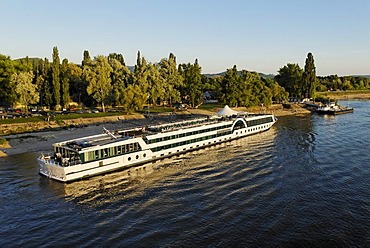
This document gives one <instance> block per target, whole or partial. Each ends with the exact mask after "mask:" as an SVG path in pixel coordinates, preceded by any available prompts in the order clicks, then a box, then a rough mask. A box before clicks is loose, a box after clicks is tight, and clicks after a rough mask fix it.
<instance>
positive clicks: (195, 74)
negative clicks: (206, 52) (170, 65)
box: [180, 59, 203, 108]
mask: <svg viewBox="0 0 370 248" xmlns="http://www.w3.org/2000/svg"><path fill="white" fill-rule="evenodd" d="M180 68H182V72H183V78H184V88H185V94H186V95H187V96H189V100H190V103H191V106H192V107H193V108H194V107H195V106H196V105H199V104H201V103H202V102H203V92H202V76H201V71H202V69H201V67H200V66H199V64H198V59H196V60H195V62H194V64H193V65H192V64H190V63H188V64H183V65H181V67H180Z"/></svg>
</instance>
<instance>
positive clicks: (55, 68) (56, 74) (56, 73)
mask: <svg viewBox="0 0 370 248" xmlns="http://www.w3.org/2000/svg"><path fill="white" fill-rule="evenodd" d="M51 78H52V86H53V95H54V103H55V109H56V110H59V109H60V59H59V51H58V48H57V47H53V62H52V65H51Z"/></svg>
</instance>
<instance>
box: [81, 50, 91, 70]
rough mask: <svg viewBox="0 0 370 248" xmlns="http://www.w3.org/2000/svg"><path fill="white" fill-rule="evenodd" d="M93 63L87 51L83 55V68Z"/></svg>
mask: <svg viewBox="0 0 370 248" xmlns="http://www.w3.org/2000/svg"><path fill="white" fill-rule="evenodd" d="M90 62H91V57H90V53H89V51H87V50H85V51H84V53H83V60H82V63H81V64H82V66H85V65H86V64H89V63H90Z"/></svg>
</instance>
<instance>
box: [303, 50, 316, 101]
mask: <svg viewBox="0 0 370 248" xmlns="http://www.w3.org/2000/svg"><path fill="white" fill-rule="evenodd" d="M315 90H316V68H315V63H314V59H313V55H312V53H308V54H307V58H306V64H305V66H304V72H303V75H302V96H303V97H308V98H311V97H314V95H315Z"/></svg>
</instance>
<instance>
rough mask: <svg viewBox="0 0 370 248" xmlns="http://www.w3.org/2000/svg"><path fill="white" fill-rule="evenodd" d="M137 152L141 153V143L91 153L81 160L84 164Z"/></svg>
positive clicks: (87, 153)
mask: <svg viewBox="0 0 370 248" xmlns="http://www.w3.org/2000/svg"><path fill="white" fill-rule="evenodd" d="M137 151H141V146H140V145H139V143H137V142H136V143H131V144H126V145H120V146H115V147H109V148H104V149H100V150H95V151H91V152H86V153H84V154H83V158H82V159H81V160H82V161H84V162H88V161H94V160H99V159H102V158H107V157H114V156H118V155H122V154H126V153H132V152H137Z"/></svg>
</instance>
